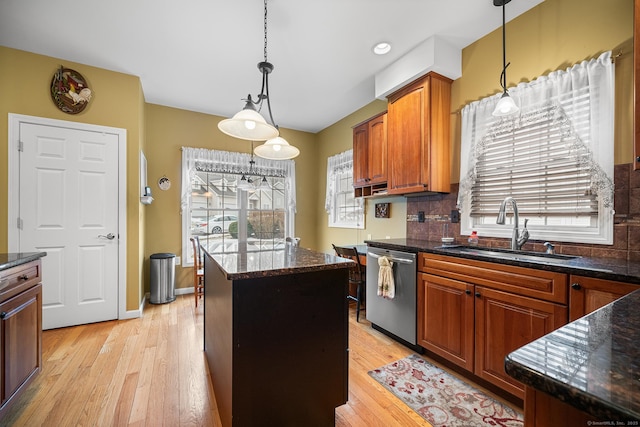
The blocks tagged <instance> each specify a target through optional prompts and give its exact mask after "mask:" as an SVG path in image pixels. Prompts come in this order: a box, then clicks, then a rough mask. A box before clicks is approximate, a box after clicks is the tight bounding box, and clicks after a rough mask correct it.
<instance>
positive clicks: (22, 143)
mask: <svg viewBox="0 0 640 427" xmlns="http://www.w3.org/2000/svg"><path fill="white" fill-rule="evenodd" d="M18 151H24V142H22V141H18Z"/></svg>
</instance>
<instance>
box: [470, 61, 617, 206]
mask: <svg viewBox="0 0 640 427" xmlns="http://www.w3.org/2000/svg"><path fill="white" fill-rule="evenodd" d="M614 82H615V81H614V65H613V63H612V61H611V52H605V53H603V54H602V55H600V56H599V57H598V58H597V59H592V60H589V61H583V62H581V63H579V64H576V65H574V66H572V67H570V68H567V69H566V70H560V71H554V72H552V73H550V74H549V75H547V76H542V77H538V78H537V79H535V80H534V81H532V82H530V83H520V84H519V85H518V86H517V87H515V88H513V89H510V90H509V94H510V95H511V96H512V97H513V98H514V100H515V101H516V104H518V105H519V106H520V109H521V110H520V113H519V114H516V115H514V116H509V117H505V118H496V117H493V116H492V114H491V113H492V112H493V110H494V108H495V106H496V104H497V102H498V100H499V99H500V97H501V96H502V94H501V93H499V94H496V95H494V96H491V97H488V98H484V99H481V100H479V101H476V102H472V103H470V104H468V105H466V106H465V107H464V108H463V109H462V141H461V149H460V192H459V195H458V206H459V208H460V209H465V208H468V206H469V205H468V202H469V200H468V198H469V192H470V189H471V187H472V185H473V177H474V176H475V162H476V159H477V158H478V155H479V154H480V153H481V152H482V146H483V141H486V139H487V138H491V137H492V133H496V132H504V131H505V128H509V129H510V130H512V131H513V132H517V130H518V128H519V127H520V126H523V125H525V124H527V122H529V121H530V120H531V118H532V117H534V116H536V115H538V116H539V115H540V114H542V112H543V111H544V112H546V111H550V110H555V111H556V114H555V115H554V117H555V119H556V120H563V121H564V123H562V125H563V126H564V127H570V128H571V129H572V131H574V130H575V128H573V126H572V125H571V121H572V120H575V118H574V111H573V110H574V108H572V105H575V104H576V103H579V102H581V99H583V98H582V97H581V94H582V93H588V98H589V102H590V103H591V117H590V118H589V120H590V122H591V123H590V126H588V127H582V128H583V129H586V130H584V131H583V130H575V132H577V138H573V139H574V140H577V141H578V142H579V143H580V144H585V145H586V149H587V150H588V152H589V153H590V156H589V159H588V161H589V162H591V163H592V164H591V166H592V168H591V170H592V181H593V182H594V183H595V184H594V191H595V192H596V194H598V197H600V198H601V200H604V201H605V206H606V204H610V203H611V201H612V200H613V145H614V141H613V119H614ZM545 114H546V113H545ZM580 132H583V134H580ZM587 132H588V133H587Z"/></svg>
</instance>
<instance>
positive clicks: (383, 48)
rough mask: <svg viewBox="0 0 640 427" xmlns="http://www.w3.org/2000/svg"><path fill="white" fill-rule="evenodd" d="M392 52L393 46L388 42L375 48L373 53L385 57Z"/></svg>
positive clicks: (381, 43)
mask: <svg viewBox="0 0 640 427" xmlns="http://www.w3.org/2000/svg"><path fill="white" fill-rule="evenodd" d="M390 50H391V44H390V43H387V42H380V43H378V44H376V45H375V46H374V47H373V53H375V54H376V55H384V54H387V53H389V51H390Z"/></svg>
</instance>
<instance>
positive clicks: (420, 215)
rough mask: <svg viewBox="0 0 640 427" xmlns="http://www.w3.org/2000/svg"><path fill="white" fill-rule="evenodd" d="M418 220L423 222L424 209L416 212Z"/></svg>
mask: <svg viewBox="0 0 640 427" xmlns="http://www.w3.org/2000/svg"><path fill="white" fill-rule="evenodd" d="M418 222H424V211H420V212H418Z"/></svg>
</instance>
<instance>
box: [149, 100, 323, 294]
mask: <svg viewBox="0 0 640 427" xmlns="http://www.w3.org/2000/svg"><path fill="white" fill-rule="evenodd" d="M241 107H242V105H240V104H238V108H241ZM145 113H146V132H147V149H146V150H145V156H146V157H147V162H148V180H149V184H148V185H149V186H150V187H151V189H152V192H153V198H154V199H155V200H154V201H153V203H152V204H151V205H149V206H146V207H145V209H146V211H147V218H146V220H147V223H146V230H147V238H146V245H145V246H146V247H145V259H146V260H148V258H149V256H150V255H151V254H153V253H156V252H171V253H175V254H177V255H180V256H182V254H181V252H182V250H181V243H182V234H181V233H182V232H181V222H180V186H181V179H180V170H181V158H182V153H181V151H180V147H183V146H185V147H196V148H207V149H212V150H224V151H238V152H242V153H250V152H251V142H250V141H243V140H240V139H235V138H231V137H229V136H226V135H224V134H223V133H222V132H220V131H219V130H218V122H219V121H220V120H222V117H218V116H212V115H208V114H201V113H194V112H191V111H185V110H179V109H175V108H169V107H164V106H160V105H154V104H147V105H146V111H145ZM281 134H282V136H283V137H284V138H285V139H286V140H287V141H289V143H290V144H292V145H295V146H296V147H298V148H299V149H300V155H299V156H298V157H296V159H295V162H296V183H297V215H296V225H295V227H296V235H297V236H299V237H300V238H301V245H302V246H304V247H315V245H316V239H317V237H316V229H315V221H316V209H315V197H314V195H315V193H316V191H317V189H316V181H317V176H318V173H319V171H318V162H317V158H318V155H317V144H316V143H315V140H316V137H315V135H313V134H310V133H306V132H298V131H294V130H288V129H282V130H281ZM247 166H248V165H247ZM164 175H166V176H167V177H168V178H169V179H170V180H171V182H172V185H171V188H170V189H169V190H167V191H162V190H160V188H158V185H157V182H158V179H159V178H161V177H162V176H164ZM146 263H147V264H148V261H146ZM145 271H148V265H147V266H146V267H145ZM191 275H192V270H191V268H185V269H183V268H182V267H181V266H178V267H177V268H176V286H177V287H178V288H181V287H189V286H192V276H191ZM145 287H146V289H147V290H148V289H149V284H148V280H146V281H145Z"/></svg>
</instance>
